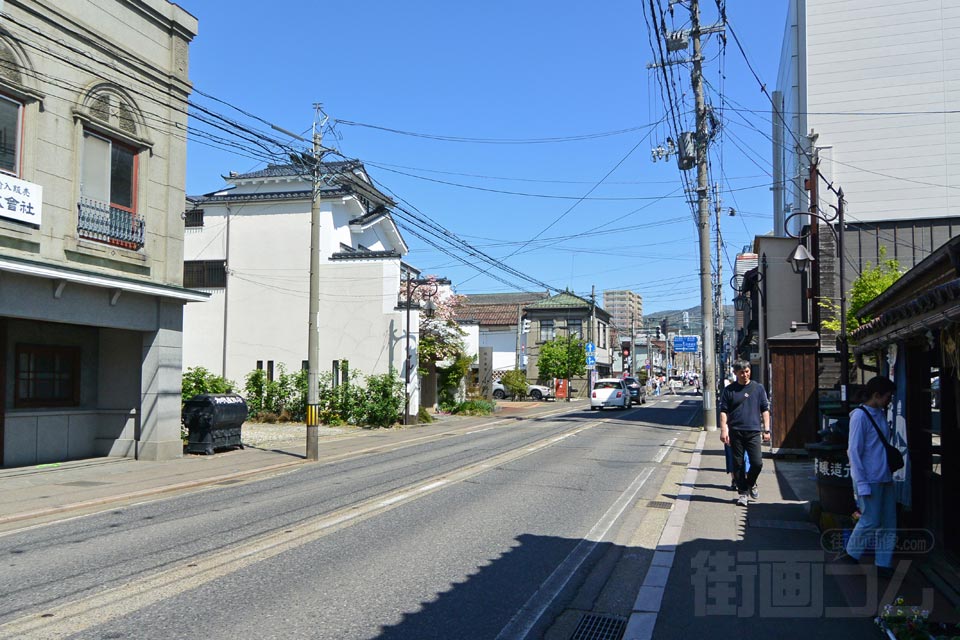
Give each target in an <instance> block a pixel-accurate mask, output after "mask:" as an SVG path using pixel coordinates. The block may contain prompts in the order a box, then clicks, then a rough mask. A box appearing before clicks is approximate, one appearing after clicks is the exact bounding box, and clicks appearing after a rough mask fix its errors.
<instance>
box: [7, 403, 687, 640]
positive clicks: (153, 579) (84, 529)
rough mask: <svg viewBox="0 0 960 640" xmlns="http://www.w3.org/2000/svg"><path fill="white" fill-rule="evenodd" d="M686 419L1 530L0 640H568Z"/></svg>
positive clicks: (390, 461) (357, 461)
mask: <svg viewBox="0 0 960 640" xmlns="http://www.w3.org/2000/svg"><path fill="white" fill-rule="evenodd" d="M557 408H558V409H562V407H560V406H558V407H557ZM698 408H699V403H698V402H696V401H695V400H694V399H693V398H692V397H690V396H686V397H684V396H681V397H680V398H665V399H662V400H658V401H656V402H655V403H654V402H652V403H650V404H648V405H646V406H644V407H639V408H634V409H632V410H630V411H627V412H623V411H605V412H602V413H596V412H588V411H583V410H581V411H573V412H571V413H566V414H562V415H557V416H554V417H550V418H543V419H540V420H525V421H499V422H497V423H493V424H489V425H485V426H477V427H472V428H470V429H467V430H462V431H459V432H457V433H456V434H453V435H449V436H447V437H441V438H424V439H422V440H412V441H411V442H409V443H407V444H406V445H405V446H402V447H400V448H391V447H385V448H383V449H376V448H374V449H371V448H370V447H369V442H367V443H363V444H364V446H365V448H364V450H363V451H361V450H360V448H359V445H354V447H355V450H354V451H353V452H352V453H351V451H349V450H348V447H347V448H345V449H344V451H343V453H342V456H341V459H339V460H338V461H335V462H328V463H325V464H319V465H310V466H304V467H301V468H299V469H298V470H297V471H296V472H293V473H287V474H284V475H279V476H275V477H271V478H266V479H262V480H255V481H247V482H238V483H235V484H224V485H221V486H216V487H213V488H210V489H207V490H203V491H198V492H195V493H192V494H188V495H182V496H177V497H175V498H170V499H163V500H155V501H151V502H146V503H143V504H139V505H133V506H124V507H122V508H117V509H114V510H111V511H108V512H103V513H99V514H95V515H90V516H85V517H82V518H75V519H70V520H65V521H62V522H57V523H54V524H50V525H45V526H41V527H37V528H32V529H29V530H26V531H23V532H19V533H13V534H9V535H5V536H2V537H0V556H2V557H3V558H4V559H5V560H4V569H3V571H2V572H0V593H2V594H3V597H2V598H0V638H46V637H50V638H89V639H94V638H95V639H97V640H101V639H106V638H114V639H117V638H124V639H125V638H130V639H134V638H136V639H138V640H139V639H143V640H147V639H152V638H158V639H159V638H162V639H164V640H167V639H169V638H205V639H210V640H214V639H220V638H223V639H230V640H241V639H247V638H249V639H256V640H266V639H268V638H284V639H289V638H331V639H333V638H337V639H347V638H386V639H410V640H414V639H416V640H422V639H427V638H444V639H448V638H456V639H469V638H478V639H479V638H483V639H496V638H523V637H529V638H539V637H545V636H549V635H550V633H551V630H552V634H553V635H554V636H556V635H557V634H558V633H559V634H561V635H562V634H563V632H564V631H563V629H564V627H563V625H560V626H558V625H557V621H558V620H560V619H562V617H563V615H564V614H565V613H567V614H569V612H570V611H571V609H578V610H582V609H584V608H585V607H586V608H589V606H590V605H589V604H587V605H584V604H583V601H584V596H583V593H584V590H585V589H589V590H591V593H594V595H598V594H600V593H602V592H603V588H602V585H603V584H608V583H610V584H614V586H617V584H616V583H615V582H613V583H611V576H614V575H615V574H616V567H617V562H618V561H620V560H622V559H623V558H624V557H625V556H627V555H629V556H630V557H632V558H633V561H634V563H635V565H636V566H637V567H642V566H643V562H642V558H641V560H637V558H638V557H640V556H642V555H643V554H642V553H640V552H638V550H637V549H629V548H628V545H627V544H625V541H627V540H629V539H631V536H632V535H633V533H634V531H635V529H637V528H638V527H639V526H640V525H641V524H642V522H643V520H644V518H645V517H646V515H645V514H646V513H647V509H646V506H645V505H646V501H647V500H652V499H656V497H657V496H658V495H659V493H660V490H661V485H662V484H663V483H664V479H665V478H666V476H667V474H668V472H669V470H670V466H669V464H667V463H665V462H664V460H665V459H666V458H667V456H668V454H669V453H670V452H671V451H675V450H676V448H677V447H678V446H680V444H679V443H682V441H683V440H684V439H686V438H687V437H688V436H689V435H690V433H691V428H690V427H688V426H686V425H688V424H689V423H690V421H691V419H692V418H693V417H694V416H695V413H696V412H697V411H698ZM628 552H629V554H628ZM637 579H642V575H639V576H634V581H633V582H635V581H636V580H637ZM633 582H631V581H630V580H627V581H626V582H624V583H623V584H622V586H621V587H620V588H621V589H622V590H625V591H629V590H630V589H632V588H633V587H634V586H635V584H633ZM634 594H635V591H634V593H626V594H623V595H624V597H623V598H622V600H623V602H628V601H630V602H632V596H633V595H634ZM594 599H595V598H594ZM620 613H628V612H620ZM568 617H569V616H568ZM558 629H559V631H558Z"/></svg>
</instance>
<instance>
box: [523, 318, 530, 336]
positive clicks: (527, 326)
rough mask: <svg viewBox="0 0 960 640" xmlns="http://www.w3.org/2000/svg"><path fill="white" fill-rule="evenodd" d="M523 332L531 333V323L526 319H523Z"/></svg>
mask: <svg viewBox="0 0 960 640" xmlns="http://www.w3.org/2000/svg"><path fill="white" fill-rule="evenodd" d="M523 332H524V333H530V321H529V320H527V319H526V318H524V319H523Z"/></svg>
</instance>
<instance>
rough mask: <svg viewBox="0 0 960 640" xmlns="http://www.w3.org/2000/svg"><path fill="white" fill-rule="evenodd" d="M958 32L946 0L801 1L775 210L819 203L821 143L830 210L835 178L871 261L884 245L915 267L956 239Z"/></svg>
mask: <svg viewBox="0 0 960 640" xmlns="http://www.w3.org/2000/svg"><path fill="white" fill-rule="evenodd" d="M958 39H960V5H956V4H951V3H944V2H941V1H940V0H910V1H904V0H897V1H890V0H888V1H886V2H877V1H876V0H844V1H842V2H837V1H836V0H790V3H789V10H788V16H787V25H786V31H785V34H784V39H783V48H782V52H781V55H780V70H779V75H778V80H777V94H775V100H774V101H775V104H776V103H777V102H779V101H780V100H782V109H781V114H780V115H775V116H774V118H773V121H774V132H773V138H774V139H775V140H777V141H780V140H782V144H778V145H777V146H775V147H774V150H773V153H774V159H775V166H781V167H782V170H781V171H780V174H779V175H778V176H775V187H779V186H780V185H783V188H782V191H777V189H775V191H777V193H779V194H782V195H780V196H778V197H777V199H776V200H775V204H774V206H775V214H780V215H782V214H783V212H784V211H788V212H790V211H807V210H808V207H809V193H808V191H807V187H809V185H805V184H804V183H805V180H806V178H807V177H808V175H809V165H810V158H811V156H812V155H813V152H814V151H816V153H817V155H818V156H819V160H820V171H821V173H822V174H823V175H824V176H825V178H826V180H822V181H819V191H820V194H819V195H820V199H821V202H820V203H819V208H820V211H821V213H824V214H826V215H831V214H832V211H831V210H830V209H829V208H828V206H829V205H836V195H835V194H833V193H831V192H830V190H829V187H828V185H827V183H828V182H829V183H833V185H834V188H839V187H842V188H843V192H844V196H845V200H846V203H847V204H846V208H845V214H846V215H845V218H846V222H847V224H849V225H853V226H854V227H855V228H860V229H862V230H863V231H864V232H865V234H861V235H864V237H863V238H860V239H859V243H858V244H859V245H860V246H857V247H855V248H856V249H857V250H858V251H859V250H860V249H862V251H860V253H862V254H863V260H869V261H871V262H872V263H873V264H876V258H877V247H878V244H879V245H880V246H887V249H888V250H887V257H888V258H894V257H895V258H898V259H900V260H901V263H902V264H903V265H904V266H907V267H909V266H913V264H915V263H916V262H919V261H920V260H922V259H923V258H924V257H926V256H927V255H929V253H930V252H931V251H932V250H933V249H935V248H937V247H939V246H940V245H941V244H942V243H943V242H944V241H946V239H948V238H949V237H950V236H951V235H952V229H953V226H954V225H956V220H952V221H951V220H947V219H948V218H956V217H957V216H958V215H960V196H958V187H960V150H958V149H960V147H958V143H960V91H957V89H956V87H957V83H958V82H960V57H958V56H957V55H956V54H955V50H956V42H957V41H958ZM873 114H876V115H873ZM781 116H782V117H781ZM784 125H786V126H784ZM811 132H813V133H814V134H815V138H813V139H811V138H810V136H809V134H810V133H811ZM794 221H795V222H798V221H799V220H798V219H796V218H795V219H794ZM920 221H923V222H920ZM918 223H919V224H918ZM858 225H859V227H858ZM869 233H872V236H873V240H872V242H871V241H870V239H869V238H868V236H869ZM850 248H853V247H848V249H850ZM855 256H857V254H855ZM857 257H859V256H857ZM858 266H862V262H861V264H860V265H858Z"/></svg>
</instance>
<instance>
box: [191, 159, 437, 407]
mask: <svg viewBox="0 0 960 640" xmlns="http://www.w3.org/2000/svg"><path fill="white" fill-rule="evenodd" d="M326 168H327V171H328V173H329V174H330V175H333V176H335V178H334V179H333V180H332V182H331V185H324V186H323V187H322V189H321V195H320V242H321V246H320V248H319V253H320V273H319V290H320V314H319V318H318V327H319V331H320V340H319V344H320V371H321V372H324V371H332V369H333V367H334V366H335V363H341V364H342V363H344V362H346V363H348V366H349V368H350V370H351V371H356V372H360V373H362V374H364V375H372V374H382V373H387V372H388V371H390V369H394V370H396V371H397V373H398V374H399V375H400V376H401V377H403V376H404V375H405V372H406V358H405V357H404V354H405V348H406V342H407V340H406V337H407V336H406V331H407V324H406V323H407V318H408V315H409V319H410V326H411V328H412V330H411V335H410V345H411V360H412V366H411V372H413V375H411V385H410V394H411V412H412V413H413V414H416V411H417V410H418V408H419V403H418V399H419V379H418V376H417V375H416V373H415V372H416V367H417V360H416V344H417V337H418V335H419V331H418V327H419V324H420V314H419V309H417V308H413V309H411V310H410V312H409V314H408V313H407V310H406V309H405V308H403V307H401V305H400V294H401V290H402V288H403V285H402V282H403V280H404V279H405V278H406V277H410V276H412V277H414V278H415V277H417V275H418V272H416V271H415V270H413V269H411V268H410V267H409V266H407V265H405V264H404V263H403V262H402V261H401V258H402V256H403V255H405V254H406V253H407V250H408V249H407V246H406V244H405V243H404V241H403V238H402V237H401V235H400V233H399V230H398V229H397V226H396V224H395V223H394V221H393V219H392V218H391V216H390V214H389V207H390V206H392V204H393V203H392V202H391V201H390V199H389V198H387V197H386V196H384V195H383V194H381V193H380V192H379V191H377V190H376V188H375V187H373V186H372V185H371V183H370V180H369V178H368V177H367V175H366V173H365V171H364V169H363V166H362V165H361V164H360V163H358V162H340V163H326ZM226 180H227V182H228V184H229V185H230V187H229V188H227V189H224V190H223V191H220V192H217V193H213V194H209V195H206V196H201V197H196V198H190V200H189V203H188V204H189V206H188V210H187V214H186V221H185V222H186V225H187V228H186V245H185V247H186V248H185V255H186V262H185V267H184V268H185V284H186V285H187V286H192V287H196V288H197V289H199V290H201V291H204V292H207V293H209V294H210V301H209V302H208V303H206V304H204V305H192V306H191V307H189V308H188V310H187V313H186V315H185V317H184V334H185V338H184V361H183V364H184V367H185V368H188V367H194V366H202V367H205V368H207V369H208V370H210V371H212V372H214V373H217V374H220V375H223V376H225V377H226V378H227V379H229V380H232V381H233V382H234V383H236V384H237V385H238V390H242V387H243V384H244V380H245V378H246V376H247V375H248V374H249V373H251V372H252V371H254V370H255V369H264V370H266V372H267V377H268V378H272V377H273V376H275V375H279V371H280V368H281V367H283V369H285V370H286V371H287V372H295V371H297V370H299V369H301V368H305V367H306V362H307V360H308V359H309V358H308V353H307V338H308V335H307V331H308V310H309V291H310V219H311V203H312V200H311V190H312V184H311V182H310V179H309V176H307V177H304V176H301V175H299V174H298V172H297V171H296V170H295V169H294V167H292V166H287V165H283V166H281V165H271V166H268V167H267V168H266V169H263V170H261V171H254V172H251V173H247V174H243V175H237V174H231V175H229V176H227V177H226Z"/></svg>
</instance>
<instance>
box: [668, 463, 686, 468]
mask: <svg viewBox="0 0 960 640" xmlns="http://www.w3.org/2000/svg"><path fill="white" fill-rule="evenodd" d="M670 464H672V465H673V466H675V467H685V466H687V463H686V462H671V463H670Z"/></svg>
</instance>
